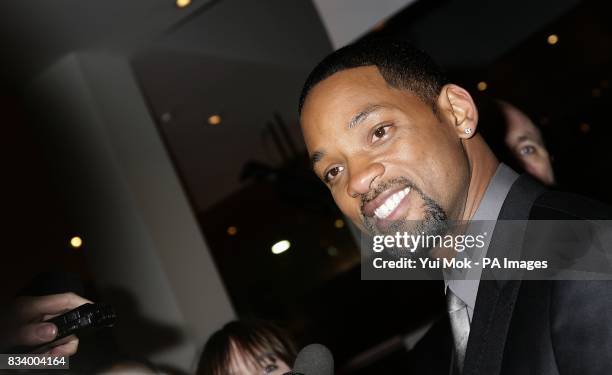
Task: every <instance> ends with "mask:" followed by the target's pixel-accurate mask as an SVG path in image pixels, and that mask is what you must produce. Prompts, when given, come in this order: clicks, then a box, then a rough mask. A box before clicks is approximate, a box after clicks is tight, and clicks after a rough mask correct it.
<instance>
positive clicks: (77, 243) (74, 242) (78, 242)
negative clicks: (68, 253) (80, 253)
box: [70, 236, 83, 249]
mask: <svg viewBox="0 0 612 375" xmlns="http://www.w3.org/2000/svg"><path fill="white" fill-rule="evenodd" d="M70 246H72V247H74V248H75V249H78V248H79V247H81V246H83V240H82V239H81V237H79V236H74V237H72V238H71V239H70Z"/></svg>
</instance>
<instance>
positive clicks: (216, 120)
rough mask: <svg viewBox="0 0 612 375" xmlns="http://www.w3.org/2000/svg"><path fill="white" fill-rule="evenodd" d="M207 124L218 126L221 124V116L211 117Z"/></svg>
mask: <svg viewBox="0 0 612 375" xmlns="http://www.w3.org/2000/svg"><path fill="white" fill-rule="evenodd" d="M208 123H209V124H210V125H219V124H220V123H221V116H219V115H212V116H210V117H209V118H208Z"/></svg>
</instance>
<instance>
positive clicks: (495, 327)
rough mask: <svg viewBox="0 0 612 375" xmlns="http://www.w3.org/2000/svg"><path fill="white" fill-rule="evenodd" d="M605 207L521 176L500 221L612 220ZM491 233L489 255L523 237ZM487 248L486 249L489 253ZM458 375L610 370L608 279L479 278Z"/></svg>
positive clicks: (607, 373) (603, 374)
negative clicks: (527, 219) (505, 279)
mask: <svg viewBox="0 0 612 375" xmlns="http://www.w3.org/2000/svg"><path fill="white" fill-rule="evenodd" d="M611 213H612V211H610V209H609V208H608V207H606V206H603V205H601V204H599V203H596V202H594V201H591V200H589V199H586V198H583V197H579V196H576V195H572V194H565V193H560V192H554V191H547V190H546V189H545V188H544V187H543V186H541V185H540V184H538V183H537V182H535V181H534V180H533V179H531V178H530V177H528V176H526V175H523V176H521V177H519V178H518V179H517V180H516V182H515V183H514V184H513V186H512V188H511V190H510V192H509V194H508V196H507V198H506V200H505V201H504V204H503V206H502V210H501V212H500V215H499V218H498V219H499V220H512V219H514V220H516V219H526V218H529V219H540V220H544V219H546V220H556V219H567V220H576V219H610V218H612V214H611ZM502 237H503V233H501V234H500V233H497V232H494V234H493V238H492V240H491V245H490V247H489V253H495V252H496V251H499V247H500V244H501V243H503V242H504V241H509V242H510V243H512V242H513V243H514V245H515V246H520V245H521V240H522V239H521V238H502ZM489 253H488V254H489ZM463 374H464V375H472V374H481V375H498V374H499V375H510V374H511V375H523V374H525V375H529V374H534V375H536V374H537V375H553V374H555V375H556V374H563V375H565V374H570V375H573V374H577V375H578V374H579V375H592V374H593V375H594V374H598V375H612V282H610V281H515V280H510V281H503V280H493V281H486V280H482V281H481V282H480V286H479V290H478V296H477V299H476V306H475V308H474V317H473V320H472V324H471V329H470V338H469V342H468V348H467V354H466V359H465V367H464V371H463Z"/></svg>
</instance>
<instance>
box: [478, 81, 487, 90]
mask: <svg viewBox="0 0 612 375" xmlns="http://www.w3.org/2000/svg"><path fill="white" fill-rule="evenodd" d="M487 87H488V85H487V83H486V82H485V81H480V82H478V84H477V85H476V88H477V89H478V91H484V90H486V89H487Z"/></svg>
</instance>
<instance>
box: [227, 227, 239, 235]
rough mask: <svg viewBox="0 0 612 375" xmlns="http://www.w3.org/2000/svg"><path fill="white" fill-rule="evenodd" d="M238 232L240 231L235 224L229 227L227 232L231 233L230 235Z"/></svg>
mask: <svg viewBox="0 0 612 375" xmlns="http://www.w3.org/2000/svg"><path fill="white" fill-rule="evenodd" d="M236 233H238V228H236V227H235V226H231V227H228V228H227V234H229V235H230V236H235V235H236Z"/></svg>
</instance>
